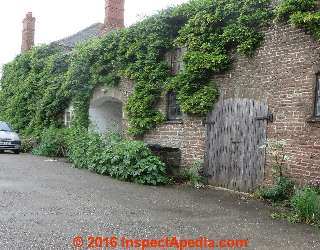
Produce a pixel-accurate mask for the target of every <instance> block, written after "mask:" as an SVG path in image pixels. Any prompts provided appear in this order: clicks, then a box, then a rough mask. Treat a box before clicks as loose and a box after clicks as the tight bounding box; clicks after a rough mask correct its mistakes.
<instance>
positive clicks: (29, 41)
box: [21, 12, 36, 52]
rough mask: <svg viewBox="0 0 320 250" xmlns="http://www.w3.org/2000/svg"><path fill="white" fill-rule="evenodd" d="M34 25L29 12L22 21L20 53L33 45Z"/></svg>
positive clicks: (33, 19) (34, 21)
mask: <svg viewBox="0 0 320 250" xmlns="http://www.w3.org/2000/svg"><path fill="white" fill-rule="evenodd" d="M35 23H36V19H35V18H34V17H32V13H31V12H28V13H27V15H26V17H25V18H24V19H23V30H22V44H21V52H25V51H27V50H29V49H31V48H32V46H33V45H34V33H35Z"/></svg>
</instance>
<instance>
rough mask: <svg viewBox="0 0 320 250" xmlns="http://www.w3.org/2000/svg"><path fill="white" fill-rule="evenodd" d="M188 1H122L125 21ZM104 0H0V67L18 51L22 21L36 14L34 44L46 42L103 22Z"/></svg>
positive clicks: (137, 18)
mask: <svg viewBox="0 0 320 250" xmlns="http://www.w3.org/2000/svg"><path fill="white" fill-rule="evenodd" d="M187 1H188V0H126V5H125V23H126V26H129V25H131V24H133V23H135V22H136V21H137V20H139V19H141V18H142V17H143V16H145V15H151V14H152V13H154V12H155V11H157V10H160V9H162V8H165V7H168V6H171V5H176V4H180V3H183V2H187ZM104 2H105V0H2V1H0V10H1V15H0V31H1V38H0V68H1V65H2V64H4V63H7V62H9V61H11V60H12V59H13V58H14V57H15V56H16V55H17V54H19V53H20V47H21V32H22V20H23V18H24V17H25V14H26V13H27V12H29V11H30V12H32V13H33V16H34V17H36V34H35V43H36V44H41V43H50V42H52V41H55V40H58V39H61V38H64V37H67V36H69V35H72V34H74V33H76V32H77V31H79V30H81V29H83V28H86V27H87V26H89V25H91V24H93V23H96V22H103V20H104V5H105V3H104Z"/></svg>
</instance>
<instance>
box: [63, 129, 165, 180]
mask: <svg viewBox="0 0 320 250" xmlns="http://www.w3.org/2000/svg"><path fill="white" fill-rule="evenodd" d="M68 158H69V159H70V160H71V161H72V162H73V163H74V164H75V166H76V167H78V168H86V169H89V170H91V171H94V172H96V173H99V174H103V175H110V176H112V177H114V178H116V179H119V180H123V181H130V182H135V183H139V184H146V185H159V184H165V183H167V181H168V179H167V177H166V168H165V165H164V163H162V162H161V161H160V159H159V158H158V157H156V156H154V155H153V154H152V152H151V151H150V149H149V148H148V147H147V146H146V145H145V144H144V143H143V142H141V141H132V140H125V139H123V138H121V137H120V136H116V135H108V136H104V137H101V136H100V135H98V134H95V133H90V132H89V133H88V132H87V131H86V130H85V129H83V128H75V129H72V130H71V131H70V133H69V138H68Z"/></svg>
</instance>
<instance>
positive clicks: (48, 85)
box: [0, 46, 69, 136]
mask: <svg viewBox="0 0 320 250" xmlns="http://www.w3.org/2000/svg"><path fill="white" fill-rule="evenodd" d="M68 63H69V58H68V55H66V54H64V53H63V52H62V51H60V50H59V49H58V48H55V47H52V46H41V47H36V48H34V49H32V50H30V51H28V52H26V53H24V54H21V55H19V56H18V57H17V58H16V59H15V60H14V61H13V62H11V63H9V64H7V65H5V66H4V68H3V74H2V78H1V90H0V117H1V120H5V121H7V122H9V123H10V124H12V126H13V127H14V128H15V129H18V130H20V131H21V132H22V134H33V135H36V136H39V135H40V134H41V132H42V130H43V129H44V128H45V127H49V126H51V125H59V119H58V117H59V115H60V114H61V112H62V111H63V108H64V106H65V103H66V101H67V97H66V96H65V94H64V93H63V91H62V85H63V83H64V82H65V81H66V73H67V71H68Z"/></svg>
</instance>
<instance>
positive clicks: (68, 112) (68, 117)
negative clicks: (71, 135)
mask: <svg viewBox="0 0 320 250" xmlns="http://www.w3.org/2000/svg"><path fill="white" fill-rule="evenodd" d="M72 112H73V107H72V106H70V107H69V108H67V109H66V110H65V112H64V126H65V127H66V128H70V127H71V121H72Z"/></svg>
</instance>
